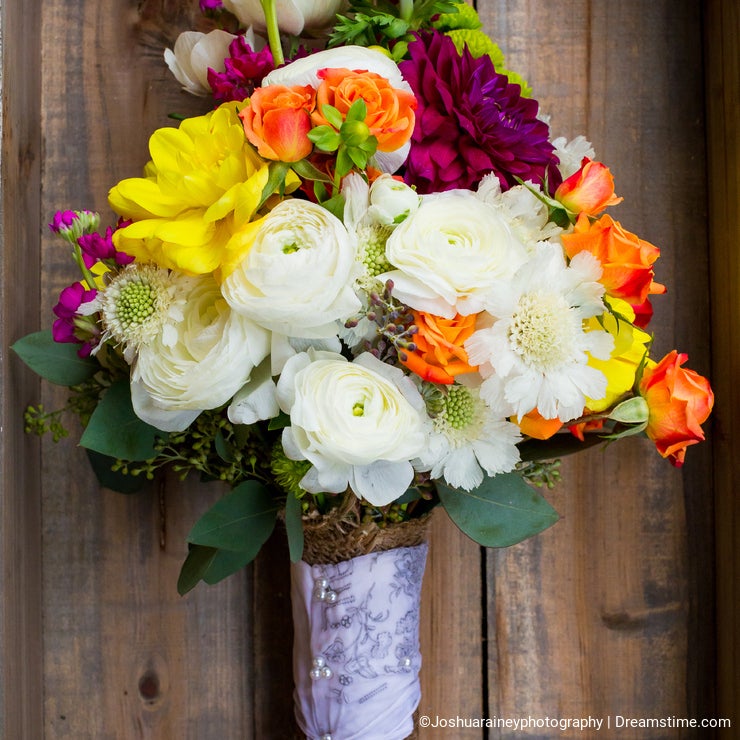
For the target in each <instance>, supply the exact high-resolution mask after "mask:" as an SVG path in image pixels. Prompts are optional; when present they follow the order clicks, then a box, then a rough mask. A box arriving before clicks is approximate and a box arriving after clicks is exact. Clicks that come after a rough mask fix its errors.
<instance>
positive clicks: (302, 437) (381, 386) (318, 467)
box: [277, 351, 427, 506]
mask: <svg viewBox="0 0 740 740" xmlns="http://www.w3.org/2000/svg"><path fill="white" fill-rule="evenodd" d="M277 391H278V402H279V404H280V407H281V408H282V410H283V411H285V412H286V413H289V414H290V420H291V425H290V426H289V427H286V429H284V430H283V448H284V450H285V454H286V455H287V456H288V457H289V458H291V459H295V460H309V461H310V462H311V463H312V465H313V467H312V468H311V470H310V471H309V472H308V473H307V474H306V476H305V477H304V478H303V479H302V481H301V486H302V487H303V488H305V489H306V490H307V491H310V492H311V493H319V492H321V491H325V492H329V493H341V492H342V491H344V490H346V488H347V486H349V487H350V488H351V489H352V490H353V491H354V493H355V494H356V495H357V496H358V497H359V498H362V499H365V500H366V501H368V502H370V503H371V504H373V505H375V506H385V505H386V504H389V503H390V502H391V501H394V500H395V499H397V498H398V497H399V496H401V495H402V494H403V493H404V491H405V490H406V489H407V488H408V487H409V485H410V484H411V481H412V480H413V476H414V469H413V466H412V464H411V462H410V461H411V460H412V459H414V458H417V457H418V456H419V455H420V454H421V452H422V451H423V449H424V447H425V445H426V441H427V434H426V429H425V423H426V415H425V411H424V402H423V400H422V398H421V396H420V394H419V392H418V391H417V390H416V387H415V386H414V384H413V383H412V382H411V381H410V380H409V378H407V377H406V376H405V375H404V374H403V372H402V371H401V370H399V369H398V368H394V367H391V366H389V365H385V364H384V363H382V362H381V361H380V360H377V359H376V358H375V357H373V356H372V355H370V354H363V355H360V357H358V358H357V359H356V360H355V361H354V362H348V361H347V360H346V359H345V358H344V357H342V355H339V354H336V353H333V352H315V351H309V352H308V353H302V354H299V355H296V356H295V357H293V358H291V359H290V360H289V361H288V363H287V364H286V366H285V368H284V370H283V373H282V375H281V376H280V380H279V381H278V386H277Z"/></svg>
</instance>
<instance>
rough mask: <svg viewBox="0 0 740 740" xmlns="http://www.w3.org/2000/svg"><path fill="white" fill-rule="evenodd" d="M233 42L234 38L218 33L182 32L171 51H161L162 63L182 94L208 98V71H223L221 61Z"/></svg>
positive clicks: (209, 89) (224, 32)
mask: <svg viewBox="0 0 740 740" xmlns="http://www.w3.org/2000/svg"><path fill="white" fill-rule="evenodd" d="M235 38H236V36H234V34H231V33H227V32H226V31H221V30H220V29H215V30H213V31H210V32H208V33H202V32H201V31H185V32H184V33H181V34H180V35H179V36H178V37H177V41H175V48H174V50H173V49H165V52H164V61H165V62H166V63H167V66H168V67H169V68H170V72H172V74H173V75H174V76H175V79H176V80H177V81H178V82H179V83H180V84H181V85H182V87H183V90H185V91H187V92H189V93H192V94H193V95H209V94H210V93H211V86H210V85H209V84H208V68H209V67H210V68H212V69H214V70H216V72H223V71H224V69H225V67H224V60H225V59H226V57H228V56H229V45H230V44H231V42H232V41H233V40H234V39H235Z"/></svg>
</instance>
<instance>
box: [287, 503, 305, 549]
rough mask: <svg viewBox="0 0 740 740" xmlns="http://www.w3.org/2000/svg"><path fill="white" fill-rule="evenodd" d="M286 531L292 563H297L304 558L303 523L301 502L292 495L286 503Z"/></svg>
mask: <svg viewBox="0 0 740 740" xmlns="http://www.w3.org/2000/svg"><path fill="white" fill-rule="evenodd" d="M285 531H286V532H287V533H288V551H289V552H290V562H291V563H297V562H298V561H299V560H300V559H301V558H302V557H303V521H302V517H301V502H300V501H299V500H298V499H297V498H296V497H295V496H294V495H293V494H292V493H289V494H288V497H287V499H286V501H285Z"/></svg>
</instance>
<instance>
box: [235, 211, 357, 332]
mask: <svg viewBox="0 0 740 740" xmlns="http://www.w3.org/2000/svg"><path fill="white" fill-rule="evenodd" d="M356 255H357V245H356V241H355V239H354V237H353V236H352V235H351V234H350V233H349V232H348V231H347V229H346V228H345V226H344V224H343V223H342V222H341V221H340V220H339V219H338V218H337V217H336V216H334V215H332V214H331V213H330V212H329V211H327V210H326V209H325V208H322V207H321V206H319V205H317V204H315V203H311V202H309V201H305V200H299V199H297V198H293V199H288V200H284V201H282V202H281V203H279V204H278V205H277V206H275V208H273V209H272V211H270V213H269V214H268V215H267V216H266V217H265V218H264V219H263V221H262V224H261V225H260V227H259V229H258V230H257V232H256V235H255V237H254V241H253V243H252V245H251V247H250V248H249V251H248V252H247V253H246V255H245V257H244V259H243V260H242V261H241V262H240V263H239V264H238V265H237V266H236V267H235V269H234V270H233V271H232V272H231V273H230V274H229V275H228V276H227V277H226V278H225V279H224V281H223V283H222V286H221V289H222V291H223V294H224V297H225V298H226V300H227V301H228V302H229V305H230V306H231V307H232V308H233V309H234V310H235V311H237V312H238V313H240V314H242V315H243V316H247V317H249V318H251V319H252V320H253V321H255V322H256V323H258V324H260V325H261V326H264V327H265V328H266V329H270V330H271V331H274V332H277V333H279V334H284V335H285V336H289V337H305V338H321V337H330V336H332V335H335V334H336V333H337V331H338V330H339V329H338V324H337V322H339V321H341V322H343V321H345V320H346V319H348V318H349V317H350V316H352V315H353V314H355V313H356V312H357V311H358V310H359V309H360V301H359V299H358V298H357V296H356V295H355V292H354V290H353V284H354V280H355V278H356V277H358V276H359V274H360V266H359V264H358V263H357V261H356Z"/></svg>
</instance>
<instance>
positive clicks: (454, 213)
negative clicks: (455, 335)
mask: <svg viewBox="0 0 740 740" xmlns="http://www.w3.org/2000/svg"><path fill="white" fill-rule="evenodd" d="M386 257H387V258H388V261H389V262H390V263H391V265H393V267H394V268H396V269H394V270H391V271H390V272H387V273H384V274H383V275H380V276H379V277H380V279H381V280H388V279H390V280H393V283H394V287H393V294H394V295H395V296H396V297H397V298H398V299H399V300H401V301H403V302H404V303H406V304H407V305H409V306H411V307H412V308H415V309H418V310H420V311H427V312H429V313H433V314H435V315H436V316H443V317H445V318H453V317H454V316H455V314H456V313H461V314H471V313H478V312H479V311H480V310H481V309H482V307H483V301H484V299H485V297H486V295H487V293H488V292H489V291H490V290H491V287H492V286H493V285H495V284H496V283H497V281H501V280H508V279H509V278H510V277H511V276H513V275H514V273H515V272H516V270H517V269H518V268H519V267H520V266H521V265H522V264H523V263H524V262H525V261H526V259H527V251H526V249H525V247H524V245H523V244H522V243H521V242H520V241H519V240H518V239H517V238H516V236H515V235H514V234H513V232H512V230H511V228H510V227H509V224H508V223H507V221H506V219H505V218H504V217H503V216H502V215H501V214H500V213H499V212H498V211H497V210H496V209H495V208H493V207H492V206H490V205H487V204H486V203H483V202H482V201H481V200H479V199H478V198H477V197H476V196H475V194H474V193H472V192H470V191H468V190H451V191H447V192H443V193H436V194H434V195H427V196H423V197H422V202H421V205H420V206H419V208H418V210H417V211H416V213H414V214H413V215H411V216H409V218H407V219H406V220H405V221H404V222H403V223H401V224H400V225H399V226H398V227H396V229H395V231H394V232H393V233H392V234H391V236H390V237H389V238H388V241H387V243H386Z"/></svg>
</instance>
